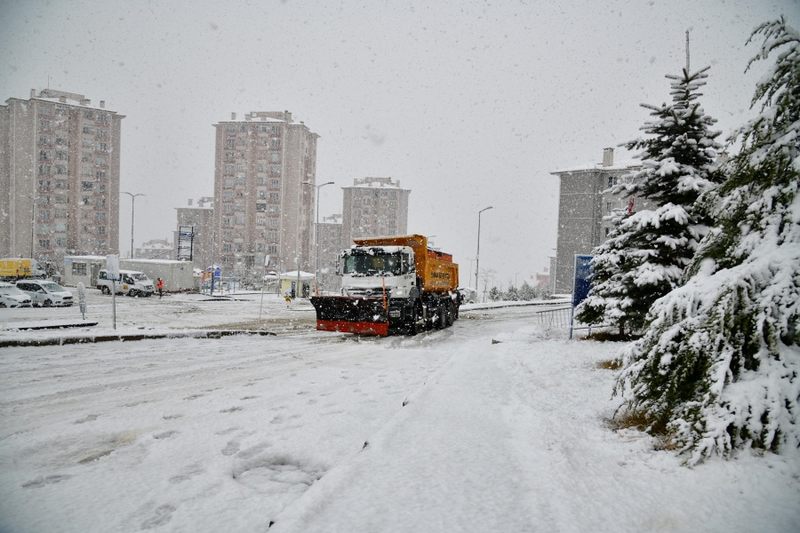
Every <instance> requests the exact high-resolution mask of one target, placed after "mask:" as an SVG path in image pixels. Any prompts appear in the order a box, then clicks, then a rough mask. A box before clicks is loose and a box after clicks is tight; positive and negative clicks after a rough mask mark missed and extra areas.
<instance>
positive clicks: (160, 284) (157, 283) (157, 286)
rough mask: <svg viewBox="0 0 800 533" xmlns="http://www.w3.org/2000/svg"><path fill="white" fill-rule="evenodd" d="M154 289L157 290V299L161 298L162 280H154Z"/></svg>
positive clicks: (162, 291)
mask: <svg viewBox="0 0 800 533" xmlns="http://www.w3.org/2000/svg"><path fill="white" fill-rule="evenodd" d="M156 289H158V297H159V298H161V297H162V296H163V295H164V280H163V279H161V278H158V279H157V280H156Z"/></svg>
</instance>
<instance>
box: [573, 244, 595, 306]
mask: <svg viewBox="0 0 800 533" xmlns="http://www.w3.org/2000/svg"><path fill="white" fill-rule="evenodd" d="M591 261H592V256H591V255H578V254H575V279H574V280H573V282H572V307H575V306H576V305H578V304H579V303H581V302H582V301H584V300H585V299H586V297H587V296H588V295H589V289H590V288H591V287H592V282H591V277H592V266H591Z"/></svg>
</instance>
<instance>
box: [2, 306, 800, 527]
mask: <svg viewBox="0 0 800 533" xmlns="http://www.w3.org/2000/svg"><path fill="white" fill-rule="evenodd" d="M206 300H207V299H206V298H204V297H201V296H199V295H170V296H167V297H165V298H164V299H163V300H161V301H159V300H158V299H157V298H150V299H130V298H118V300H117V301H118V303H119V304H120V306H119V309H118V329H119V330H120V331H141V330H142V329H144V330H147V331H151V330H152V331H161V330H166V329H169V328H179V329H189V328H200V327H222V326H224V327H238V328H242V329H256V328H259V327H260V328H262V329H269V330H275V332H276V333H278V335H276V336H269V337H263V336H258V337H256V336H237V337H226V338H222V339H217V340H207V339H169V340H148V341H138V342H124V343H122V342H106V343H98V344H88V345H65V346H60V347H33V348H5V349H0V365H2V366H0V422H1V423H0V531H2V532H6V531H13V532H41V531H48V532H49V531H70V532H72V531H74V532H87V531H97V532H106V531H123V532H127V531H139V530H152V531H186V532H195V531H209V532H212V531H213V532H216V531H237V532H238V531H257V532H263V531H266V530H267V529H268V528H269V526H270V524H271V523H272V527H271V528H269V530H270V532H272V531H284V532H286V531H291V532H306V531H326V532H330V531H336V532H355V531H359V532H360V531H411V532H428V531H431V532H439V531H442V532H451V531H480V532H489V531H504V532H506V531H542V532H552V531H565V532H571V531H576V532H577V531H637V532H638V531H687V532H688V531H721V532H722V531H724V532H732V531H798V530H800V504H798V502H800V458H798V455H797V454H790V455H786V456H774V455H767V456H764V457H758V456H755V455H753V454H750V453H744V454H741V455H740V456H739V457H738V458H737V459H736V460H733V461H721V460H712V461H710V462H708V463H706V464H703V465H700V466H699V467H696V468H694V469H688V468H685V467H682V466H680V461H679V459H677V458H676V457H674V456H673V455H672V454H670V453H669V452H663V451H654V449H653V445H654V443H653V441H652V440H651V439H650V438H649V437H647V436H645V435H643V434H641V433H638V432H635V431H621V432H615V431H613V430H611V429H609V427H608V425H607V419H608V417H609V416H610V415H611V413H612V412H613V410H614V408H615V407H616V405H617V404H616V400H614V399H612V398H610V390H611V383H612V381H613V374H612V373H611V372H609V371H607V370H601V369H598V368H597V367H596V366H595V363H596V362H597V361H600V360H603V359H607V358H609V357H610V356H611V355H613V354H614V353H615V352H616V351H617V350H619V347H620V346H619V345H615V344H613V343H595V342H589V341H584V340H576V341H568V340H566V338H565V336H566V335H565V332H564V331H547V330H544V329H543V328H542V327H541V326H539V325H538V322H537V320H536V318H535V313H536V312H537V311H538V310H539V308H532V307H517V308H503V309H496V310H491V311H487V310H483V311H472V312H465V313H464V314H463V315H462V319H461V320H459V321H458V322H457V323H456V324H455V326H454V327H453V328H450V329H448V330H444V331H438V332H430V333H426V334H423V335H419V336H417V337H395V338H384V339H374V338H369V339H367V338H362V339H359V338H354V337H351V336H346V335H339V334H330V333H321V332H315V331H313V329H312V326H313V310H312V309H311V307H310V306H309V305H308V304H307V303H299V302H298V303H295V304H292V306H290V307H288V308H287V306H286V305H285V304H284V303H283V301H282V300H280V299H279V298H277V297H275V296H267V297H265V299H264V303H263V307H262V306H261V301H260V295H242V296H239V297H237V300H229V301H206ZM88 302H89V313H88V316H87V319H88V320H99V321H100V325H99V326H97V327H94V328H89V329H87V330H85V331H83V330H63V331H62V332H61V334H63V335H80V334H83V335H85V334H90V333H93V332H97V331H102V332H106V331H109V330H110V318H109V315H110V311H109V302H110V297H103V296H101V295H99V294H97V293H96V292H95V291H89V292H88ZM260 307H261V319H262V320H261V321H258V316H259V308H260ZM79 318H80V313H78V312H77V309H76V308H72V309H33V310H29V309H23V310H0V328H2V329H0V339H13V338H20V337H21V338H35V337H37V336H43V335H48V336H52V335H53V334H54V333H53V332H52V331H49V332H23V331H15V330H14V329H13V328H14V327H18V326H20V325H23V324H31V323H37V322H38V323H41V322H43V321H45V320H49V321H55V320H59V321H64V322H67V321H72V320H75V319H79ZM493 341H494V342H493ZM497 341H500V342H497Z"/></svg>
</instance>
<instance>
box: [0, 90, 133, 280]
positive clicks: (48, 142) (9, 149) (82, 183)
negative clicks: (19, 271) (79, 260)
mask: <svg viewBox="0 0 800 533" xmlns="http://www.w3.org/2000/svg"><path fill="white" fill-rule="evenodd" d="M123 118H125V117H124V115H120V114H118V113H117V112H115V111H111V110H108V109H106V105H105V101H104V100H100V102H99V104H98V105H97V106H93V105H92V102H91V100H89V99H88V98H86V97H85V96H84V95H82V94H76V93H69V92H64V91H57V90H53V89H44V90H42V91H40V92H39V93H38V94H36V91H35V90H34V89H32V90H31V93H30V98H28V99H21V98H9V99H8V100H6V103H5V105H0V256H14V257H33V258H35V259H37V260H38V261H39V262H40V263H42V264H45V265H48V266H49V267H50V269H51V270H53V271H60V270H61V268H62V267H61V266H62V265H63V258H64V256H65V255H67V254H69V255H80V254H97V255H106V254H109V253H118V252H119V177H120V176H119V167H120V150H119V148H120V134H121V124H122V119H123Z"/></svg>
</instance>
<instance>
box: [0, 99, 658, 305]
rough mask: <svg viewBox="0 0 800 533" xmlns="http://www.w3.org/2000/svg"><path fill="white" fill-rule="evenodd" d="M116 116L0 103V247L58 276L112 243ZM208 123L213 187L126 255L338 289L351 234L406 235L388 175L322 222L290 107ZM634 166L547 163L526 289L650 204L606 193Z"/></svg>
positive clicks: (308, 154) (86, 106)
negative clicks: (550, 215) (547, 244)
mask: <svg viewBox="0 0 800 533" xmlns="http://www.w3.org/2000/svg"><path fill="white" fill-rule="evenodd" d="M123 118H125V117H124V115H121V114H119V113H117V112H116V111H112V110H109V109H106V105H105V101H103V100H100V101H99V103H98V104H97V105H92V102H91V100H89V99H88V98H86V97H85V96H84V95H82V94H76V93H69V92H64V91H57V90H53V89H45V90H42V91H40V92H39V93H38V94H37V93H36V91H35V90H32V91H31V94H30V97H29V98H28V99H21V98H9V99H8V100H6V103H5V105H0V256H1V257H31V258H34V259H37V260H38V261H39V262H40V263H41V264H43V265H45V266H46V267H47V268H48V269H49V270H50V272H51V273H56V272H60V271H61V270H62V269H63V266H64V257H65V256H69V255H97V256H104V255H108V254H118V253H119V252H120V243H119V198H120V193H121V192H120V140H121V123H122V119H123ZM213 128H214V135H215V151H214V194H213V196H207V197H201V198H199V199H197V200H196V202H194V201H193V200H189V201H188V205H186V206H184V207H178V208H176V224H175V227H174V228H171V230H167V231H166V233H169V232H170V231H171V232H172V239H173V240H172V242H169V240H167V239H163V240H162V239H156V240H151V241H147V242H145V243H143V244H142V246H141V247H140V248H138V249H136V251H135V252H134V251H133V250H132V251H131V252H132V254H133V255H135V256H137V257H139V258H142V259H146V258H149V259H179V260H185V261H191V262H192V263H193V266H194V267H195V268H198V269H203V270H205V269H208V268H209V267H210V266H212V265H217V266H219V267H221V268H222V270H223V271H224V272H225V273H226V274H227V275H230V276H236V277H238V278H239V279H241V280H243V281H245V282H258V281H259V280H263V279H265V277H270V276H272V277H275V276H278V275H280V274H281V273H285V272H289V271H295V272H297V271H301V272H302V271H305V272H315V273H317V272H318V273H319V277H318V282H319V285H320V287H322V288H323V289H325V290H335V289H337V288H338V285H337V283H338V282H337V280H338V276H336V262H337V258H338V256H339V253H340V252H341V250H342V249H344V248H348V247H349V246H350V245H351V244H352V242H353V239H356V238H359V237H370V236H381V235H399V234H404V233H406V232H407V226H408V203H409V196H410V193H411V191H410V190H409V189H403V188H402V187H401V186H400V182H399V181H397V180H394V179H392V178H391V177H355V178H353V184H352V185H348V186H344V187H342V192H343V198H342V209H341V213H338V214H335V215H333V216H329V217H324V218H323V219H322V220H321V221H320V220H319V214H318V213H316V209H317V206H318V201H319V194H320V188H321V187H322V186H324V185H327V184H329V183H323V184H321V185H318V184H317V179H316V169H317V140H318V138H319V136H318V135H317V134H316V133H314V132H313V131H312V130H311V129H310V128H309V127H308V126H306V125H305V124H304V123H303V122H302V121H300V122H298V121H296V120H294V119H293V117H292V113H290V112H288V111H255V112H250V113H246V114H245V115H244V116H243V118H241V119H237V117H236V113H232V114H231V117H230V120H225V121H220V122H218V123H217V124H214V125H213ZM637 168H639V167H638V166H637V165H631V164H623V165H615V164H614V149H613V148H606V149H605V150H604V153H603V160H602V163H599V164H597V165H589V166H585V167H580V168H574V169H566V170H558V171H554V172H552V174H553V175H555V176H558V178H559V180H560V185H559V209H558V238H557V248H556V254H555V256H554V257H552V258H551V261H550V268H549V273H548V274H547V277H546V278H544V277H541V278H539V279H537V285H542V284H544V283H547V284H549V285H550V288H551V289H552V291H553V292H555V293H569V292H571V291H572V281H573V280H572V278H573V274H574V272H573V269H574V258H575V255H576V254H589V253H591V251H592V249H593V248H595V247H596V246H598V245H599V244H601V243H602V242H603V241H604V240H605V239H606V237H607V236H608V234H609V231H610V230H611V223H610V220H609V219H610V215H612V214H613V213H614V212H615V211H616V210H621V209H627V210H628V211H631V210H638V209H641V208H643V207H644V208H647V206H646V205H641V200H640V199H637V198H623V197H619V196H616V195H614V194H612V192H611V188H612V187H613V186H614V185H615V184H617V183H618V182H619V180H622V179H630V178H629V177H628V176H629V175H630V174H631V172H632V171H634V170H636V169H637ZM165 229H166V228H165Z"/></svg>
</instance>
